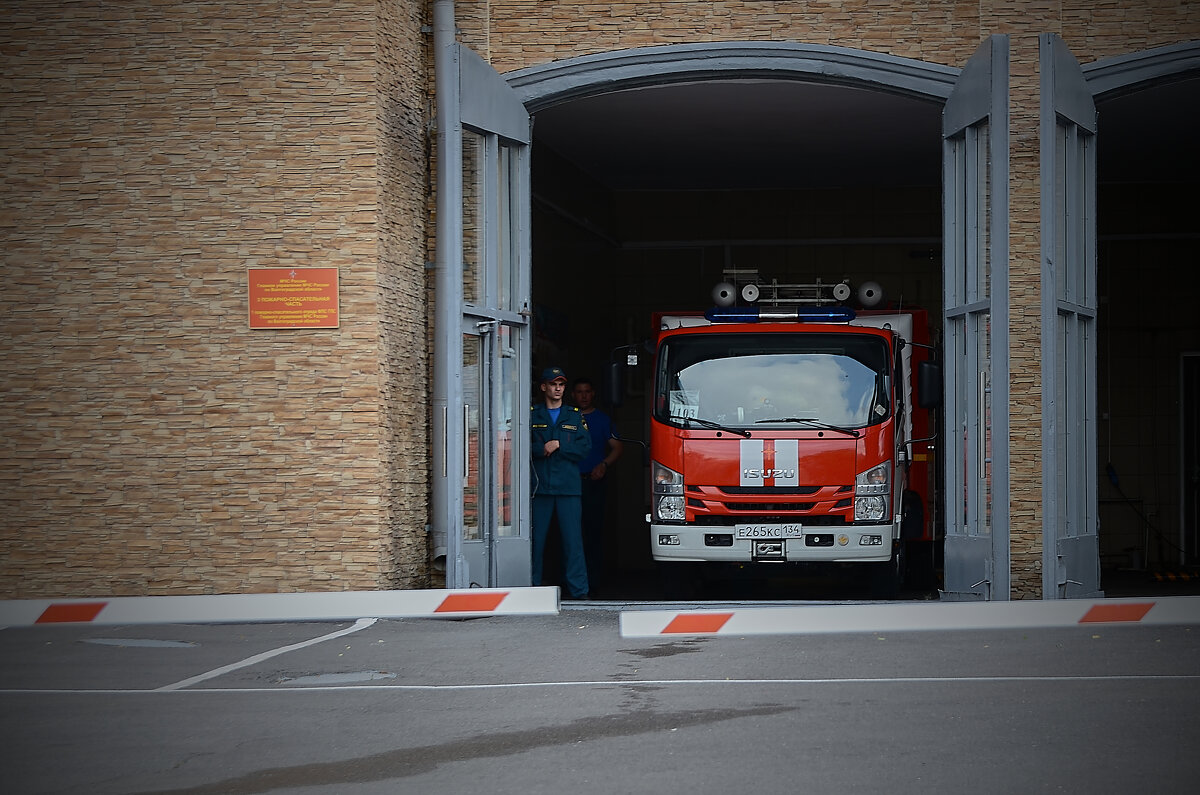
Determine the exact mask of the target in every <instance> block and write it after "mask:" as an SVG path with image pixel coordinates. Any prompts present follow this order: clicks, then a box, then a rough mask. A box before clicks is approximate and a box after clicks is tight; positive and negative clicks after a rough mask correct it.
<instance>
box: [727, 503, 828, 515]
mask: <svg viewBox="0 0 1200 795" xmlns="http://www.w3.org/2000/svg"><path fill="white" fill-rule="evenodd" d="M815 506H816V503H813V502H727V503H725V508H726V510H730V511H750V512H751V513H762V512H763V511H769V512H771V513H776V512H778V511H811V510H812V509H813V508H814V507H815Z"/></svg>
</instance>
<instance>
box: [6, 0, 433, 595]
mask: <svg viewBox="0 0 1200 795" xmlns="http://www.w3.org/2000/svg"><path fill="white" fill-rule="evenodd" d="M4 5H5V8H4V10H3V14H4V17H5V24H4V26H3V27H2V29H0V52H2V54H3V58H4V64H5V67H4V72H5V75H6V79H5V84H4V85H5V92H6V97H5V109H4V119H3V122H2V127H0V151H2V152H3V158H4V163H5V168H4V174H3V180H4V182H3V196H4V205H3V213H2V215H0V228H2V229H3V234H4V239H5V248H4V252H3V257H4V275H5V289H4V291H3V293H2V294H0V317H3V323H4V333H3V337H2V338H0V357H2V358H3V360H4V363H5V364H4V369H5V375H4V379H3V384H2V387H0V388H2V393H0V395H2V398H3V399H2V400H0V427H3V428H4V433H3V434H2V436H0V461H2V462H3V463H2V465H0V547H2V549H3V555H2V556H0V594H2V595H4V596H7V597H30V596H36V595H75V596H82V595H90V594H135V593H136V594H163V593H219V592H254V591H290V590H304V589H330V590H340V589H347V588H372V587H378V586H379V585H381V584H388V583H394V584H409V583H416V582H419V581H420V577H421V574H422V571H423V569H422V567H421V565H420V561H422V560H423V558H424V556H423V554H420V553H421V549H420V548H421V546H422V544H423V533H424V522H425V519H424V503H423V493H424V492H423V488H424V487H423V482H422V478H421V476H420V474H419V473H420V468H419V462H420V461H421V460H422V456H423V455H424V452H423V451H424V447H425V439H424V433H425V431H424V420H423V415H421V412H420V411H419V410H414V409H413V408H412V407H413V406H419V405H420V403H421V396H422V389H423V387H422V386H420V385H421V384H423V383H424V381H425V378H426V376H425V373H424V371H423V368H424V366H425V359H424V356H423V355H417V356H411V351H412V349H413V346H412V345H411V344H410V338H412V337H414V336H415V337H416V338H418V339H420V338H421V337H422V336H423V329H424V321H423V319H422V320H420V321H419V322H415V321H414V319H413V315H414V314H415V313H416V307H417V305H418V304H419V303H420V302H419V301H418V300H417V299H416V295H417V294H419V288H418V289H405V288H404V284H405V282H406V281H407V280H412V279H416V280H417V283H418V285H420V280H421V279H423V267H422V264H423V261H424V254H423V252H422V247H423V242H422V241H423V238H422V234H423V232H422V223H423V222H422V220H421V219H422V217H423V214H424V210H423V206H422V202H423V197H424V188H423V186H424V181H425V178H424V176H423V175H422V169H423V161H422V159H421V152H420V150H421V149H422V144H421V143H420V139H421V138H422V136H423V129H422V128H423V122H422V119H421V118H420V112H421V108H422V107H423V102H422V100H420V99H419V98H418V97H417V96H416V95H414V93H413V92H412V91H411V90H408V91H399V92H393V93H392V94H390V95H389V94H385V93H381V91H380V85H379V80H378V78H377V69H378V65H377V64H378V57H377V44H376V36H377V29H376V13H377V10H376V4H375V3H374V2H360V3H347V2H334V1H333V0H328V1H327V2H321V1H320V0H316V1H315V2H314V1H313V0H308V1H306V2H278V1H275V2H265V1H264V2H238V3H213V2H210V3H182V2H181V3H149V2H128V3H118V4H113V3H98V2H78V3H65V4H53V5H50V4H33V3H24V2H6V3H5V4H4ZM407 5H412V4H401V3H397V4H394V5H393V6H392V9H393V12H394V14H393V15H394V17H395V18H396V20H397V23H396V25H394V26H392V27H391V28H390V29H389V32H390V33H391V34H394V33H395V32H396V29H398V28H401V27H410V26H408V25H407V23H406V22H404V21H402V17H403V15H404V13H407ZM410 16H411V14H410ZM415 37H416V34H415V32H411V31H407V30H405V32H404V33H403V35H401V36H395V35H392V36H390V38H389V37H386V36H385V45H386V46H385V49H386V50H387V53H388V59H387V61H388V66H387V71H388V77H389V80H390V85H391V86H392V87H394V86H395V85H396V84H397V83H399V84H403V85H405V86H411V85H413V84H414V81H413V80H412V79H411V75H414V74H419V73H420V72H421V70H422V69H423V68H424V66H423V64H422V62H421V60H420V58H421V56H422V53H421V52H420V51H419V50H417V49H415V41H416V38H415ZM401 61H406V62H407V63H401ZM417 84H418V85H419V81H417ZM381 96H383V97H384V100H383V103H384V107H383V108H382V111H383V112H382V113H381V108H380V104H381ZM393 99H394V100H395V103H393V102H392V101H391V100H393ZM379 116H384V117H385V119H386V120H385V122H384V124H383V125H382V126H383V128H384V131H383V132H381V131H380V125H379V124H378V123H377V117H379ZM381 148H382V149H383V154H382V155H381V151H380V150H381ZM381 163H382V167H381ZM381 168H382V170H383V172H385V173H381ZM384 176H386V177H387V178H388V180H389V185H390V186H391V189H390V192H389V193H388V194H387V196H386V197H385V199H384V200H385V201H390V202H391V203H392V204H397V203H399V204H403V205H406V206H408V207H414V206H415V207H418V208H420V211H419V212H415V213H413V212H410V213H408V215H409V216H411V217H410V218H409V219H408V220H407V221H401V222H398V223H396V224H393V225H388V226H386V227H384V228H383V233H382V235H381V227H380V224H379V210H380V204H381V196H380V190H379V185H380V183H381V178H382V177H384ZM381 241H383V242H384V243H385V244H386V245H384V246H382V247H383V248H384V249H385V256H384V259H385V260H386V265H385V266H384V267H382V268H381V267H380V266H379V260H380V249H381ZM267 266H271V267H279V266H283V267H293V266H294V267H309V266H321V267H337V268H338V270H339V273H340V280H341V327H340V328H338V329H336V330H296V331H254V332H251V331H249V330H248V328H247V319H246V312H247V307H246V269H247V268H254V267H267ZM418 317H420V315H418ZM417 347H418V348H419V347H420V346H417ZM397 352H400V354H399V355H398V353H397ZM401 403H403V404H405V405H407V406H409V408H408V410H407V413H401V414H399V415H396V416H393V415H392V414H391V413H390V412H388V411H387V409H388V407H389V406H395V405H398V404H401ZM414 451H417V452H415V453H414ZM409 454H411V455H413V456H414V458H415V459H416V460H417V462H418V466H417V467H415V468H414V471H415V473H416V474H408V475H407V476H405V477H403V478H398V479H395V478H394V475H395V472H396V470H397V469H398V468H399V469H403V470H404V471H407V469H406V468H404V467H397V465H396V461H397V460H398V459H400V458H401V457H403V456H405V455H409ZM389 482H391V485H390V486H387V485H386V484H388V483H389ZM409 497H412V499H411V500H410V499H409ZM393 555H403V556H405V557H406V559H413V560H416V561H418V563H417V564H416V565H408V564H406V565H404V566H401V567H397V566H396V565H395V563H394V561H393Z"/></svg>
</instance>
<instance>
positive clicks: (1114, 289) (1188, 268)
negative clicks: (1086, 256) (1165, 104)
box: [1096, 106, 1200, 573]
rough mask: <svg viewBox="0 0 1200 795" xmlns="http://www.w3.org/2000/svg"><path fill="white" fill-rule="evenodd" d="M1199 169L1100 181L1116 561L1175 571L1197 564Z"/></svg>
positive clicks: (1106, 501) (1106, 476)
mask: <svg viewBox="0 0 1200 795" xmlns="http://www.w3.org/2000/svg"><path fill="white" fill-rule="evenodd" d="M1101 112H1102V113H1103V106H1102V107H1101ZM1102 118H1103V117H1102ZM1180 154H1181V157H1182V158H1183V159H1184V160H1187V159H1189V158H1190V159H1191V161H1192V163H1193V164H1194V163H1195V156H1194V154H1192V153H1190V152H1181V153H1180ZM1198 176H1200V174H1198V173H1197V172H1196V170H1195V169H1194V167H1193V168H1179V169H1177V170H1175V171H1173V172H1171V173H1165V174H1159V175H1157V177H1158V179H1156V180H1155V181H1154V182H1146V183H1140V184H1127V183H1125V184H1113V185H1109V186H1104V185H1103V184H1102V186H1101V190H1100V197H1101V204H1100V207H1099V213H1100V225H1101V234H1100V245H1099V252H1098V260H1099V263H1098V284H1099V294H1100V302H1101V303H1100V310H1101V311H1100V315H1099V318H1098V320H1097V323H1098V333H1099V347H1100V353H1099V356H1098V359H1099V361H1098V362H1097V363H1096V365H1097V385H1098V389H1097V392H1098V395H1097V402H1098V409H1099V411H1098V417H1099V428H1098V432H1099V436H1098V439H1097V453H1098V462H1097V463H1098V471H1099V473H1100V485H1099V500H1100V505H1099V509H1100V513H1099V515H1100V530H1101V532H1100V542H1101V547H1100V554H1101V562H1102V564H1103V565H1104V567H1105V568H1106V569H1109V570H1121V569H1125V570H1130V571H1138V570H1149V571H1157V572H1168V573H1174V572H1177V571H1179V570H1180V567H1181V566H1183V565H1195V564H1196V563H1197V562H1200V561H1198V559H1197V549H1196V541H1195V538H1194V536H1192V537H1190V540H1189V538H1183V537H1181V535H1182V531H1183V529H1184V524H1183V517H1182V515H1181V505H1182V496H1183V490H1184V489H1189V488H1190V489H1191V490H1192V494H1193V495H1194V494H1195V491H1196V489H1197V478H1196V473H1195V472H1194V471H1192V472H1189V471H1185V470H1183V469H1182V457H1181V456H1182V445H1183V443H1184V440H1183V437H1182V430H1183V421H1184V418H1183V412H1185V411H1190V412H1192V413H1193V416H1195V414H1196V412H1197V411H1200V409H1198V408H1197V407H1196V406H1195V405H1192V406H1188V405H1186V404H1184V403H1182V402H1181V399H1182V396H1181V383H1180V374H1181V363H1182V358H1183V357H1184V356H1185V355H1186V354H1195V353H1197V352H1200V320H1198V319H1197V318H1198V314H1197V312H1196V310H1195V307H1194V302H1195V299H1194V297H1195V296H1197V295H1200V271H1198V269H1197V268H1196V255H1195V250H1196V243H1197V235H1196V233H1195V232H1194V231H1193V229H1194V226H1195V218H1196V217H1197V215H1198V214H1200V201H1198V200H1197V196H1198V195H1200V193H1198V191H1200V182H1198V181H1197V177H1198ZM1191 532H1192V533H1194V525H1193V526H1192V530H1191Z"/></svg>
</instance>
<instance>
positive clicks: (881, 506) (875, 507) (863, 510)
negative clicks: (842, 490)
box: [854, 497, 887, 522]
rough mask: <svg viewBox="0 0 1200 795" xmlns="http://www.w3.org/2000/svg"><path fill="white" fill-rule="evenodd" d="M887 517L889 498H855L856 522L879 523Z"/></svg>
mask: <svg viewBox="0 0 1200 795" xmlns="http://www.w3.org/2000/svg"><path fill="white" fill-rule="evenodd" d="M886 515H887V497H855V498H854V519H855V521H859V522H863V521H867V522H877V521H879V520H881V519H883V517H884V516H886Z"/></svg>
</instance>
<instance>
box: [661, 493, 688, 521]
mask: <svg viewBox="0 0 1200 795" xmlns="http://www.w3.org/2000/svg"><path fill="white" fill-rule="evenodd" d="M654 508H655V511H654V512H655V513H657V514H658V518H659V519H662V520H666V521H672V522H682V521H683V520H684V519H685V518H686V514H685V513H684V511H683V497H659V498H658V502H656V503H654Z"/></svg>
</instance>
